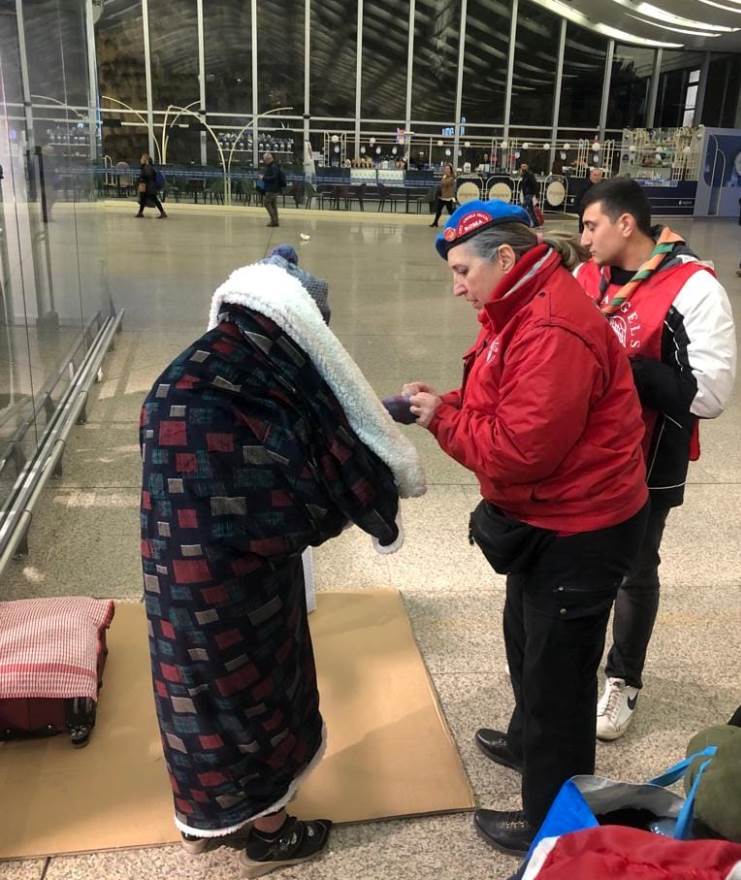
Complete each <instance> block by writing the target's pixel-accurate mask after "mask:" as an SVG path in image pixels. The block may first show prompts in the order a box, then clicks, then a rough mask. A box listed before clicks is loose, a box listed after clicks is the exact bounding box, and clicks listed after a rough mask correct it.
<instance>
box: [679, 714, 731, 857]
mask: <svg viewBox="0 0 741 880" xmlns="http://www.w3.org/2000/svg"><path fill="white" fill-rule="evenodd" d="M707 746H716V747H717V752H716V753H715V755H714V756H713V758H712V760H711V761H710V762H709V764H708V765H707V767H706V768H705V770H704V772H703V775H702V779H701V780H700V784H699V786H698V789H697V797H696V799H695V816H696V818H698V819H699V820H700V821H701V822H704V824H705V825H707V826H708V828H710V829H711V831H714V832H715V833H716V834H720V835H721V836H722V837H723V838H725V839H726V840H730V841H733V842H734V843H741V727H733V726H732V725H730V724H718V725H716V726H715V727H708V728H707V729H706V730H701V731H700V733H698V734H696V735H695V736H693V737H692V739H691V740H690V742H689V745H688V746H687V754H688V755H691V754H692V753H693V752H699V751H702V750H703V749H705V748H706V747H707ZM703 760H705V759H703V758H697V759H696V760H695V761H693V762H692V764H691V765H690V768H689V770H688V771H687V773H686V775H685V777H684V785H685V790H686V791H689V790H690V787H691V786H692V782H693V780H694V778H695V776H696V774H697V772H698V770H699V768H700V764H702V763H703Z"/></svg>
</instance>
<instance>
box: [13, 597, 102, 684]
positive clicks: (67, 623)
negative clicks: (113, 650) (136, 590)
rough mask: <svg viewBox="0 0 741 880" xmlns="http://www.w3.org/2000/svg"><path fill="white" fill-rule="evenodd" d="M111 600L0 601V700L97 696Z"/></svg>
mask: <svg viewBox="0 0 741 880" xmlns="http://www.w3.org/2000/svg"><path fill="white" fill-rule="evenodd" d="M113 614H114V604H113V602H112V601H110V600H102V599H88V598H85V597H80V596H71V597H65V598H58V599H20V600H18V601H15V602H0V699H6V700H7V699H23V698H47V699H71V698H74V697H88V698H89V699H92V700H96V699H97V696H98V642H99V639H100V635H101V633H102V632H103V631H104V630H105V629H107V628H108V626H109V625H110V623H111V621H112V620H113Z"/></svg>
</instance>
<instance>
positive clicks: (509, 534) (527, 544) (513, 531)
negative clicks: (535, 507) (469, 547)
mask: <svg viewBox="0 0 741 880" xmlns="http://www.w3.org/2000/svg"><path fill="white" fill-rule="evenodd" d="M555 538H556V533H555V532H551V531H549V530H548V529H540V528H537V527H536V526H531V525H528V524H527V523H524V522H520V521H519V520H516V519H513V518H512V517H511V516H507V514H506V513H503V512H502V511H501V510H500V509H499V508H498V507H495V506H494V505H493V504H489V502H488V501H481V502H479V504H478V505H477V506H476V509H475V510H474V511H473V513H472V514H471V518H470V520H469V524H468V540H469V543H470V544H477V545H478V547H479V549H480V550H481V552H482V553H483V554H484V556H485V557H486V560H487V562H488V563H489V565H491V567H492V568H493V569H494V571H496V572H499V574H512V573H515V572H521V571H527V570H528V569H529V568H532V566H533V564H534V562H535V560H536V559H537V557H538V556H539V555H540V554H541V553H542V552H543V550H544V549H545V548H546V547H548V546H549V545H550V544H551V543H552V542H553V541H554V540H555Z"/></svg>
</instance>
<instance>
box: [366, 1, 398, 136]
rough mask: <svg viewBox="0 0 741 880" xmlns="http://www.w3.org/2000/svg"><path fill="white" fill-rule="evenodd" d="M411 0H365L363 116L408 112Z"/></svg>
mask: <svg viewBox="0 0 741 880" xmlns="http://www.w3.org/2000/svg"><path fill="white" fill-rule="evenodd" d="M408 47H409V0H400V2H397V3H394V2H389V0H385V2H380V3H366V4H364V6H363V89H362V97H361V116H362V117H363V118H364V119H398V120H400V126H401V125H402V124H403V122H402V121H403V120H404V118H405V116H406V93H407V53H408Z"/></svg>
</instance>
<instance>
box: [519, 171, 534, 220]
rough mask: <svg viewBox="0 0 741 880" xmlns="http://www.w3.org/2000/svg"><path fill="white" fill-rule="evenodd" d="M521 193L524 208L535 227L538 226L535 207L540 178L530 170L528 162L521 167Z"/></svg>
mask: <svg viewBox="0 0 741 880" xmlns="http://www.w3.org/2000/svg"><path fill="white" fill-rule="evenodd" d="M520 193H521V195H522V207H523V208H524V209H525V210H526V211H527V213H528V215H529V216H530V220H531V222H532V225H533V226H538V225H539V224H538V222H537V219H536V217H535V210H534V208H535V205H536V204H537V198H538V178H537V177H536V176H535V175H534V174H533V172H532V171H531V170H530V166H529V165H528V164H527V162H523V163H522V165H520Z"/></svg>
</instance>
